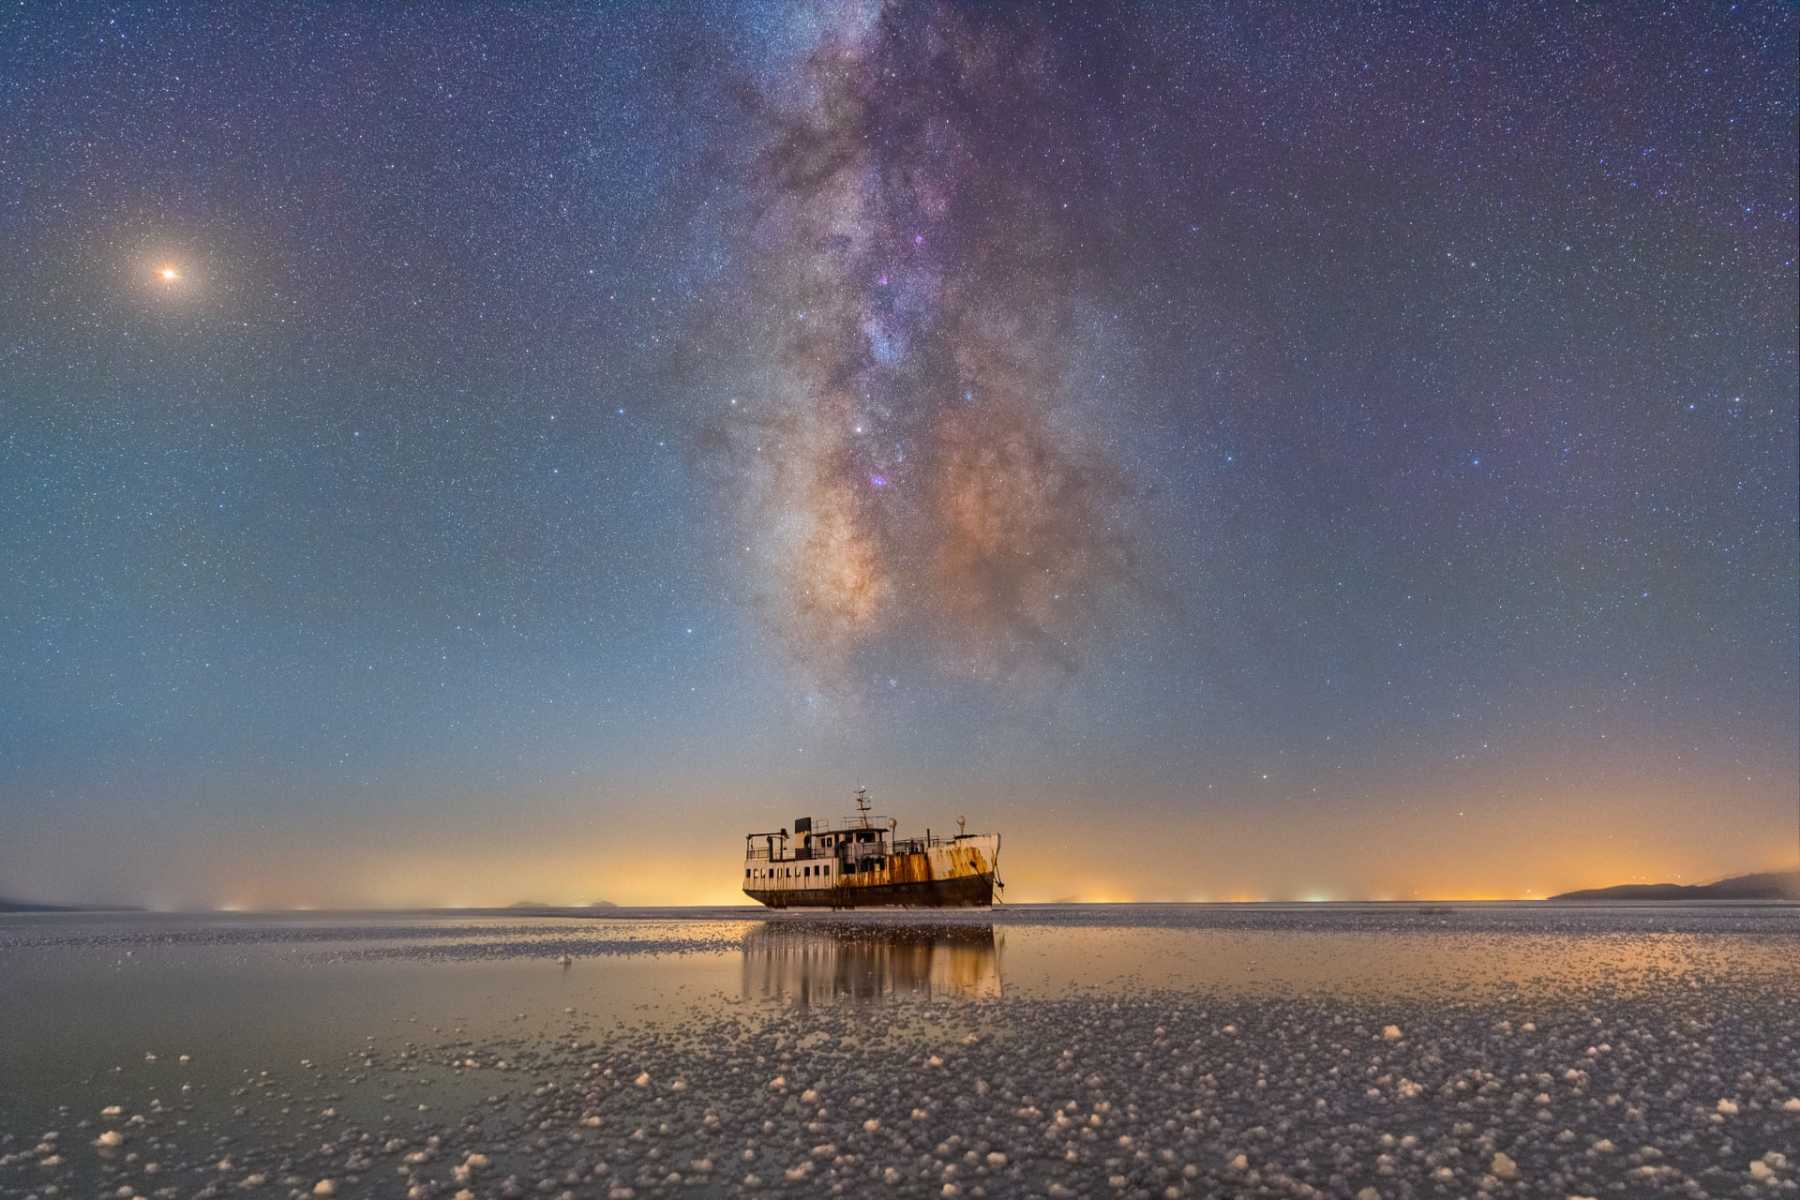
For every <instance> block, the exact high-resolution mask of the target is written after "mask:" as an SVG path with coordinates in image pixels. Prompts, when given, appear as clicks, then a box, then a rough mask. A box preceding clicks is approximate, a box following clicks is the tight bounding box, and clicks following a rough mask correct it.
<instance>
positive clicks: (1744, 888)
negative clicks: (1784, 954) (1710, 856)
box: [1550, 871, 1800, 900]
mask: <svg viewBox="0 0 1800 1200" xmlns="http://www.w3.org/2000/svg"><path fill="white" fill-rule="evenodd" d="M1550 899H1552V900H1800V871H1762V872H1758V873H1757V874H1754V875H1734V876H1732V877H1731V878H1729V879H1721V880H1719V881H1718V882H1716V883H1699V884H1681V883H1621V884H1618V885H1616V886H1613V887H1605V888H1584V889H1582V890H1580V891H1574V892H1563V893H1562V894H1560V895H1556V896H1552V897H1550Z"/></svg>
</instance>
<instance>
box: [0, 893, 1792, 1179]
mask: <svg viewBox="0 0 1800 1200" xmlns="http://www.w3.org/2000/svg"><path fill="white" fill-rule="evenodd" d="M565 959H566V961H565ZM182 1056H186V1061H185V1062H184V1061H182ZM640 1080H641V1083H640ZM1796 1097H1800V907H1795V906H1787V905H1688V906H1657V905H1615V906H1551V905H1543V904H1520V905H1492V904H1489V905H1461V904H1459V905H1442V906H1417V905H1294V906H1233V905H1198V906H1188V905H1171V906H1043V907H1035V906H1033V907H1008V908H1004V909H999V910H996V911H995V912H993V913H991V914H990V913H985V912H983V913H948V914H923V913H867V914H863V913H858V914H848V915H845V914H838V915H826V914H777V915H765V914H763V913H762V912H761V911H760V910H747V909H746V910H740V909H714V910H630V911H620V912H609V913H607V914H606V915H604V916H594V915H592V914H590V913H585V912H584V913H581V914H578V915H577V914H553V913H547V914H521V913H517V912H506V913H429V914H392V913H379V914H319V913H308V914H291V915H246V914H229V915H225V914H208V915H204V916H201V915H184V916H171V915H159V914H126V915H104V916H103V915H88V914H51V915H41V916H18V917H0V1195H4V1196H26V1195H36V1196H46V1197H47V1196H53V1195H94V1194H105V1195H109V1196H113V1195H123V1196H127V1197H129V1196H131V1195H134V1194H136V1195H145V1196H151V1195H159V1196H165V1197H170V1198H172V1197H175V1196H196V1195H200V1196H217V1195H226V1194H247V1195H288V1194H290V1193H292V1194H302V1195H310V1194H312V1193H313V1190H314V1188H315V1186H318V1185H319V1184H320V1182H321V1181H326V1180H328V1181H330V1184H329V1185H327V1187H326V1190H328V1191H335V1193H336V1194H338V1195H344V1196H349V1195H392V1196H407V1195H409V1194H411V1195H414V1196H418V1197H424V1196H431V1195H437V1194H440V1193H441V1194H442V1195H443V1196H445V1197H450V1196H453V1195H455V1194H458V1193H460V1192H462V1191H468V1192H469V1193H470V1195H471V1196H488V1195H493V1196H501V1195H540V1194H541V1195H550V1196H559V1195H563V1194H565V1193H567V1194H571V1195H574V1196H588V1195H602V1196H604V1195H610V1194H613V1193H614V1192H617V1193H618V1194H619V1195H621V1196H622V1195H624V1194H625V1193H626V1192H630V1193H631V1194H633V1195H643V1196H648V1195H660V1194H671V1195H674V1194H681V1195H692V1194H702V1195H713V1194H718V1195H728V1194H737V1193H739V1192H754V1193H757V1194H763V1193H773V1194H794V1195H814V1194H818V1195H824V1194H830V1193H832V1192H833V1190H834V1189H835V1190H836V1191H837V1192H838V1193H839V1194H851V1195H855V1194H864V1193H879V1194H884V1195H890V1194H891V1195H933V1196H937V1195H958V1194H961V1195H992V1196H1004V1195H1046V1194H1061V1195H1100V1194H1104V1195H1147V1196H1150V1195H1153V1196H1163V1195H1178V1196H1179V1195H1218V1194H1226V1195H1258V1194H1267V1195H1296V1194H1308V1193H1307V1190H1306V1189H1312V1190H1313V1191H1312V1194H1317V1195H1342V1196H1347V1197H1348V1196H1356V1195H1358V1194H1359V1193H1362V1192H1363V1191H1364V1189H1368V1188H1373V1189H1375V1190H1374V1192H1373V1194H1374V1195H1377V1196H1390V1195H1394V1196H1398V1195H1425V1196H1430V1195H1446V1196H1449V1195H1468V1194H1472V1193H1476V1192H1479V1191H1482V1190H1484V1189H1485V1190H1490V1191H1493V1192H1495V1193H1497V1194H1501V1193H1504V1194H1529V1195H1556V1196H1564V1195H1571V1194H1584V1195H1594V1194H1608V1193H1610V1194H1615V1195H1656V1194H1669V1195H1678V1194H1715V1195H1736V1194H1739V1193H1740V1192H1741V1190H1742V1189H1744V1188H1746V1187H1748V1188H1750V1189H1752V1191H1751V1194H1758V1191H1759V1190H1767V1191H1768V1194H1771V1195H1773V1194H1792V1188H1793V1186H1794V1181H1795V1171H1794V1160H1800V1153H1796V1149H1797V1148H1800V1101H1796V1099H1795V1098H1796ZM1790 1102H1792V1109H1793V1111H1790V1107H1789V1106H1790ZM111 1106H117V1108H118V1109H119V1111H118V1112H117V1113H116V1114H111V1115H103V1114H104V1113H105V1112H106V1110H108V1109H109V1108H110V1107H111ZM1070 1106H1073V1107H1070ZM870 1123H872V1127H871V1124H870ZM51 1133H54V1134H55V1135H56V1136H55V1137H49V1136H47V1135H48V1134H51ZM103 1135H107V1136H106V1140H108V1141H113V1140H115V1139H116V1140H117V1142H118V1144H117V1145H96V1139H98V1138H101V1137H102V1136H103ZM432 1139H436V1140H435V1141H433V1140H432ZM1384 1139H1385V1140H1384ZM1407 1139H1411V1141H1410V1143H1409V1142H1408V1141H1407ZM1597 1147H1598V1148H1597ZM470 1154H477V1155H481V1156H485V1158H486V1159H487V1162H486V1163H485V1164H483V1163H482V1162H480V1160H479V1159H477V1160H469V1159H468V1156H469V1155H470ZM1784 1154H1785V1155H1786V1157H1785V1158H1784V1157H1782V1156H1783V1155H1784ZM746 1155H748V1157H746ZM1496 1155H1504V1156H1505V1157H1504V1159H1503V1160H1497V1159H1496V1157H1495V1156H1496ZM1765 1155H1770V1156H1772V1157H1769V1158H1767V1159H1765V1157H1764V1156H1765ZM221 1161H223V1162H224V1164H225V1165H224V1166H223V1168H221V1167H220V1163H221ZM471 1161H473V1165H471ZM153 1168H154V1169H153ZM1446 1172H1448V1174H1446ZM1784 1187H1785V1188H1787V1189H1789V1190H1788V1191H1782V1189H1783V1188H1784ZM121 1189H124V1191H123V1192H121ZM946 1189H950V1190H946Z"/></svg>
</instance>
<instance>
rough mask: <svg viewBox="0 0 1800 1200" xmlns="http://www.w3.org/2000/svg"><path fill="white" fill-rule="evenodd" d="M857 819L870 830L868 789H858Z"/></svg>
mask: <svg viewBox="0 0 1800 1200" xmlns="http://www.w3.org/2000/svg"><path fill="white" fill-rule="evenodd" d="M856 819H857V820H858V821H860V822H861V823H862V827H863V828H864V829H867V828H869V789H868V788H866V787H859V788H857V789H856Z"/></svg>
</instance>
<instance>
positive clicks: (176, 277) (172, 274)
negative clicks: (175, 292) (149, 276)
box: [156, 267, 181, 283]
mask: <svg viewBox="0 0 1800 1200" xmlns="http://www.w3.org/2000/svg"><path fill="white" fill-rule="evenodd" d="M156 276H157V278H158V279H161V280H162V281H163V282H164V283H180V282H181V272H180V271H178V270H177V269H175V268H174V267H164V268H162V269H161V270H159V271H158V272H157V273H156Z"/></svg>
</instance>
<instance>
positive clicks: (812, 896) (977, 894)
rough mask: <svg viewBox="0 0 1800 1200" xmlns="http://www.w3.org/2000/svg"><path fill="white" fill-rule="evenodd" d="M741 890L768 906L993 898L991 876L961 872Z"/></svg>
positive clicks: (938, 904) (979, 902) (904, 904)
mask: <svg viewBox="0 0 1800 1200" xmlns="http://www.w3.org/2000/svg"><path fill="white" fill-rule="evenodd" d="M744 894H745V895H747V896H749V897H750V898H751V899H752V900H755V901H757V902H758V903H759V904H766V905H768V906H769V907H770V908H985V907H987V906H988V905H991V904H992V903H993V902H994V877H993V876H992V875H964V876H961V877H960V878H956V879H921V880H912V881H908V882H905V883H876V884H870V885H868V886H854V885H853V886H849V887H830V888H804V889H797V890H794V891H760V890H759V891H752V890H750V889H748V888H746V889H745V891H744Z"/></svg>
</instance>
